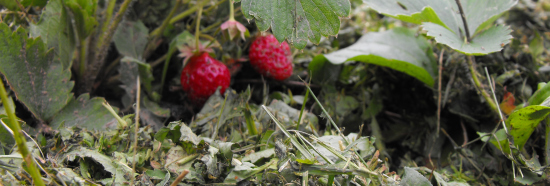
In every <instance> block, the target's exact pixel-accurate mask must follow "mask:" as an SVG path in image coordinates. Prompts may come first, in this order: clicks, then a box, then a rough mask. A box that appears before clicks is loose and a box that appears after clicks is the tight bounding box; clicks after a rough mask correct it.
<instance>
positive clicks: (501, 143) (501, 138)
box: [477, 129, 510, 154]
mask: <svg viewBox="0 0 550 186" xmlns="http://www.w3.org/2000/svg"><path fill="white" fill-rule="evenodd" d="M477 134H478V135H479V136H483V137H482V138H481V141H483V142H487V139H489V138H490V140H489V142H491V144H493V145H494V146H495V147H496V148H497V149H499V150H500V151H502V152H504V154H510V145H509V144H508V138H506V131H505V130H504V129H499V130H498V131H497V132H495V135H494V136H484V135H486V134H487V133H483V132H477ZM495 138H496V139H495Z"/></svg>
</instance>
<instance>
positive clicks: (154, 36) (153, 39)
mask: <svg viewBox="0 0 550 186" xmlns="http://www.w3.org/2000/svg"><path fill="white" fill-rule="evenodd" d="M182 1H183V0H176V4H175V5H174V8H172V10H171V11H170V14H168V16H167V17H166V18H165V19H164V21H163V22H162V24H161V25H160V27H158V28H157V29H155V30H154V31H153V32H151V33H150V34H149V38H150V40H149V44H148V45H147V49H146V50H145V52H144V56H143V58H147V57H148V56H149V54H150V53H151V52H153V51H154V50H155V49H156V48H157V47H158V44H157V40H158V39H159V38H160V36H162V32H164V29H166V27H167V26H168V24H169V23H170V20H171V19H172V17H174V14H176V11H177V10H178V9H179V7H180V5H181V3H182Z"/></svg>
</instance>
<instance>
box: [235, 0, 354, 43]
mask: <svg viewBox="0 0 550 186" xmlns="http://www.w3.org/2000/svg"><path fill="white" fill-rule="evenodd" d="M236 2H241V8H242V12H243V14H244V17H245V18H246V19H255V20H256V26H258V28H259V29H260V30H261V31H266V30H267V29H269V28H270V27H271V30H272V32H273V34H274V35H275V37H276V38H277V39H278V40H279V41H281V42H282V41H283V40H285V39H287V41H288V42H289V43H290V44H293V45H294V46H295V47H296V48H299V49H303V48H304V47H305V46H306V44H307V41H308V40H309V41H311V42H313V43H319V41H320V39H321V36H331V35H336V34H338V31H339V29H340V18H341V17H348V16H349V14H350V11H351V4H350V2H349V0H278V1H272V0H237V1H236Z"/></svg>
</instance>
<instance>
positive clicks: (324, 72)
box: [308, 55, 342, 85]
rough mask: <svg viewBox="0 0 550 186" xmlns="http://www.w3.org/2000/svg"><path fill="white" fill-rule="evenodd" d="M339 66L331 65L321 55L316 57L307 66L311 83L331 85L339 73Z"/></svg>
mask: <svg viewBox="0 0 550 186" xmlns="http://www.w3.org/2000/svg"><path fill="white" fill-rule="evenodd" d="M341 68H342V66H341V65H337V64H332V63H331V62H330V61H328V60H326V58H325V57H324V56H323V55H318V56H315V58H313V60H312V61H311V62H310V63H309V65H308V71H309V72H311V80H312V81H313V83H317V84H323V85H333V84H334V83H335V82H336V81H337V80H338V76H339V73H340V69H341Z"/></svg>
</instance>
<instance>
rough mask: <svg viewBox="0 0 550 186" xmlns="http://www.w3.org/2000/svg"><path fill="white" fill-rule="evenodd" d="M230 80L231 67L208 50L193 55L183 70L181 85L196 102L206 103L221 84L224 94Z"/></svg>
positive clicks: (221, 91)
mask: <svg viewBox="0 0 550 186" xmlns="http://www.w3.org/2000/svg"><path fill="white" fill-rule="evenodd" d="M230 82H231V75H230V74H229V69H227V67H226V66H225V65H224V64H223V63H221V62H219V61H218V60H216V59H214V58H212V57H210V55H208V53H207V52H203V53H200V54H197V55H193V56H192V57H191V58H190V59H189V62H188V63H187V65H186V66H185V67H184V68H183V70H182V72H181V86H182V87H183V90H184V91H185V92H187V94H188V95H189V99H191V100H192V102H194V103H195V104H202V103H204V102H205V101H206V100H207V99H208V98H209V97H210V96H211V95H212V94H214V93H215V92H216V89H217V88H218V87H219V86H221V87H222V88H221V90H220V93H222V94H223V93H224V92H225V89H227V87H229V83H230Z"/></svg>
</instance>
